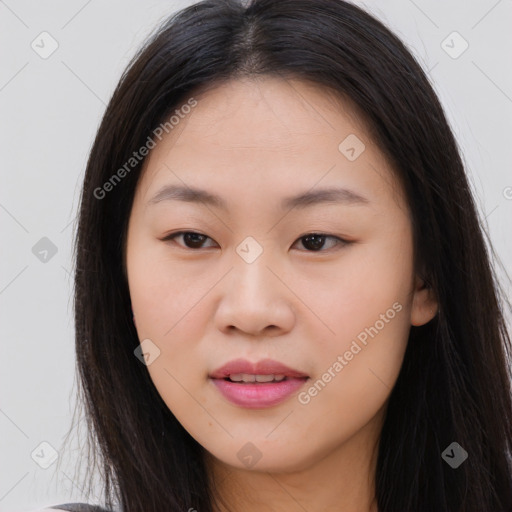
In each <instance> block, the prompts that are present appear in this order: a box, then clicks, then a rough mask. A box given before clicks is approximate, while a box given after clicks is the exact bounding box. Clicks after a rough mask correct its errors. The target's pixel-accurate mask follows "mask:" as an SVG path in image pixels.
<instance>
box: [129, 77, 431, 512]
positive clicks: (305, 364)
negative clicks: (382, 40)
mask: <svg viewBox="0 0 512 512" xmlns="http://www.w3.org/2000/svg"><path fill="white" fill-rule="evenodd" d="M194 97H195V98H196V100H197V102H198V103H197V106H196V107H195V108H194V109H193V110H192V112H191V113H190V114H188V115H187V116H186V117H184V119H182V120H180V122H179V124H178V125H177V126H176V127H175V128H174V129H173V130H172V131H171V132H170V133H168V134H165V135H164V137H163V139H162V141H161V142H158V144H157V145H156V147H155V148H154V149H152V151H151V153H150V155H149V157H148V159H147V160H146V162H145V168H144V170H143V174H142V177H141V180H140V181H139V183H138V186H137V191H136V195H135V198H134V203H133V208H132V212H131V215H130V220H129V226H128V238H127V245H126V266H127V275H128V282H129V288H130V296H131V301H132V307H133V312H134V315H135V318H136V327H137V332H138V335H139V339H140V340H141V341H142V340H145V339H150V340H151V342H152V343H153V344H154V346H156V347H158V349H159V350H160V353H159V355H158V357H156V359H154V361H153V362H151V363H150V364H149V365H148V367H147V369H148V371H149V373H150V376H151V379H152V381H153V383H154V385H155V387H156V388H157V390H158V392H159V393H160V395H161V396H162V398H163V400H164V401H165V403H166V404H167V405H168V407H169V409H170V410H171V411H172V412H173V414H174V415H175V416H176V418H177V419H178V420H179V421H180V423H181V424H182V425H183V426H184V428H185V429H187V431H188V432H189V433H190V434H191V435H192V436H193V437H194V438H195V439H196V440H197V441H198V442H199V443H200V444H201V445H202V446H203V447H204V448H205V449H206V450H207V453H208V454H209V457H208V459H207V462H208V467H209V468H210V470H211V475H212V479H213V480H214V481H215V483H216V484H217V487H218V491H217V492H218V496H219V497H222V498H224V499H225V500H226V502H227V503H229V504H230V506H231V507H232V510H236V511H238V510H244V511H246V512H251V511H256V510H257V511H263V510H273V511H276V512H280V511H283V512H284V511H286V512H294V511H301V512H302V511H303V510H304V509H306V510H322V511H335V510H336V511H339V510H343V511H346V512H351V511H354V512H355V511H358V512H361V511H364V510H368V511H370V510H371V511H375V510H376V506H375V501H374V500H373V496H374V490H375V489H374V471H375V456H376V448H377V445H378V438H379V433H380V429H381V426H382V420H383V415H384V412H385V407H386V403H387V400H388V397H389V394H390V392H391V389H392V387H393V384H394V383H395V381H396V378H397V376H398V373H399V370H400V367H401V363H402V360H403V356H404V351H405V348H406V345H407V340H408V334H409V330H410V327H411V325H422V324H424V323H426V322H429V321H430V320H431V319H432V318H433V317H434V315H435V313H436V308H437V306H436V302H435V299H434V297H433V296H432V294H431V292H430V291H429V290H428V289H427V288H425V287H424V285H423V282H422V280H421V279H420V278H419V277H418V276H416V275H415V270H414V265H413V248H412V231H411V230H412V228H411V221H410V216H409V210H408V207H407V204H406V201H405V198H404V196H403V191H402V188H401V186H400V184H399V183H397V182H396V180H395V178H394V173H393V171H392V169H391V167H390V166H389V164H388V163H387V162H386V160H385V158H384V156H383V155H382V153H381V152H380V151H379V150H378V148H377V147H376V145H375V144H374V143H373V142H372V140H371V139H370V137H369V135H368V131H367V130H366V129H365V127H364V124H363V123H362V122H361V121H360V120H359V119H358V118H357V116H356V115H355V114H354V112H353V111H352V110H351V108H350V106H349V104H348V103H347V102H343V101H342V100H341V99H339V98H336V97H335V96H334V95H333V94H330V93H329V92H328V91H326V90H325V89H321V88H319V87H318V86H316V85H314V84H311V83H309V82H305V81H299V80H284V79H280V78H271V77H259V78H257V79H254V78H253V79H244V80H236V81H231V82H227V83H225V84H222V85H220V86H219V87H217V88H214V89H211V90H208V91H206V92H203V93H201V94H198V95H194ZM185 101H186V100H185ZM351 134H355V135H356V136H357V137H358V138H359V139H360V140H361V141H363V143H364V145H365V149H364V151H363V152H362V153H361V154H360V155H359V156H358V157H357V158H356V159H355V160H353V161H350V160H349V159H348V158H347V156H346V154H344V153H343V152H342V151H340V150H339V149H338V146H339V145H340V143H341V142H342V141H343V140H344V139H345V138H346V137H347V136H349V135H351ZM167 184H176V185H186V186H189V187H200V188H203V189H206V190H208V191H209V192H212V193H215V194H218V195H220V196H221V197H222V198H224V199H225V201H226V202H227V203H228V209H227V210H226V211H224V210H222V209H218V208H216V207H214V206H210V205H208V206H205V205H204V204H201V203H197V204H194V203H189V202H183V201H177V200H174V201H161V202H159V203H157V204H154V205H148V201H149V200H150V199H151V198H152V197H153V196H154V195H155V194H156V192H158V191H159V189H160V188H161V187H162V186H163V185H167ZM330 186H337V187H344V188H348V189H350V190H352V191H354V192H357V193H358V194H360V195H362V196H364V197H365V198H366V199H367V200H368V202H367V203H365V204H355V203H354V204H348V203H344V204H336V203H328V204H317V205H313V206H310V207H308V208H304V209H299V208H294V209H291V210H290V209H288V210H281V209H280V202H281V200H282V199H283V198H284V197H288V196H291V195H296V194H299V193H301V192H306V191H310V190H313V191H314V190H317V189H319V188H324V187H330ZM171 231H173V232H178V231H193V232H197V233H200V234H203V235H206V236H207V237H208V238H205V239H204V241H203V244H202V245H201V243H200V240H199V242H196V243H195V244H194V243H193V244H192V248H187V245H186V244H187V241H186V240H184V237H183V236H178V237H177V238H176V239H174V240H168V241H162V238H164V237H165V236H166V235H167V234H168V233H169V232H171ZM311 233H324V234H327V235H329V236H334V237H339V238H341V239H347V240H350V241H351V243H349V244H345V245H343V244H340V245H336V239H335V238H334V239H331V238H326V239H324V240H325V241H324V245H323V247H322V245H321V244H320V247H321V248H320V249H319V250H317V251H315V250H314V245H312V244H311V243H309V244H308V242H307V241H304V238H302V237H304V236H306V235H308V234H311ZM249 236H250V237H253V238H254V239H255V240H256V241H257V243H258V244H259V245H260V246H261V248H262V250H263V252H262V254H261V255H260V256H259V257H258V258H257V259H256V260H255V261H253V262H252V263H248V262H247V261H245V260H244V259H243V258H242V257H241V256H240V255H239V254H238V253H237V251H236V249H237V247H238V246H239V245H240V243H241V242H242V241H244V239H245V238H246V237H249ZM194 240H195V239H192V241H193V242H194ZM188 243H189V247H190V240H189V242H188ZM194 247H198V248H194ZM312 247H313V248H312ZM393 304H395V310H394V312H395V313H396V314H394V315H393V318H392V319H389V317H388V316H386V319H387V320H388V321H387V322H382V320H381V323H384V327H383V328H380V329H379V328H377V330H378V333H377V334H374V336H373V337H370V336H368V340H367V344H366V345H362V344H361V343H359V345H360V346H361V350H360V351H359V352H358V353H357V354H356V355H354V356H353V358H352V359H351V360H350V361H346V360H345V362H346V363H347V364H346V365H343V368H342V370H341V371H338V372H336V371H334V375H335V377H332V374H333V370H332V368H333V365H334V363H335V362H336V361H337V360H338V359H337V358H338V356H340V355H343V354H344V353H345V352H346V351H347V350H349V349H350V347H351V343H352V342H353V341H354V340H357V336H358V335H360V333H361V332H363V331H365V328H370V327H371V326H375V325H378V326H379V327H380V325H381V323H379V324H376V322H377V321H379V320H380V319H382V317H381V315H383V314H386V311H388V310H390V308H391V309H393ZM397 304H398V306H400V307H398V306H397ZM397 309H400V310H399V311H397ZM390 315H391V314H389V316H390ZM239 357H240V358H245V359H248V360H250V361H253V362H255V361H258V360H260V359H265V358H270V359H274V360H277V361H280V362H283V363H284V364H286V365H288V366H290V367H292V368H295V369H297V370H299V371H302V372H304V373H306V374H307V375H308V376H310V379H309V381H308V383H306V384H305V385H304V387H303V388H301V390H300V391H304V390H306V391H307V390H308V389H309V388H310V386H311V385H313V384H314V383H315V382H316V381H318V379H322V375H324V374H325V373H326V372H327V371H328V369H329V368H331V379H330V381H329V382H328V383H327V384H326V385H325V386H324V387H323V388H321V390H320V391H319V392H317V394H316V395H315V396H312V397H310V401H309V402H308V403H306V404H305V403H301V402H300V401H299V400H298V395H297V394H296V395H294V396H292V397H290V398H289V399H287V400H286V401H285V402H283V403H281V404H279V405H276V406H273V407H270V408H267V409H253V410H250V409H244V408H241V407H237V406H235V405H233V404H231V403H230V402H228V401H227V400H226V399H224V397H223V396H222V395H221V394H220V393H219V392H218V391H217V389H216V387H215V386H214V385H213V383H212V382H211V381H210V380H209V378H208V375H209V373H211V372H212V371H213V370H215V369H217V368H218V367H220V366H221V365H223V364H224V363H226V362H228V361H230V360H232V359H235V358H239ZM338 361H339V360H338ZM303 396H304V395H303ZM249 442H250V443H252V445H254V446H255V447H256V448H257V450H258V452H259V453H260V454H261V458H260V459H259V460H258V462H257V463H256V464H255V465H254V466H252V467H248V466H247V465H246V464H244V462H243V460H241V459H240V458H239V457H238V455H237V454H238V452H239V451H240V449H241V448H242V447H244V445H246V443H249ZM251 449H253V450H254V448H251ZM255 453H256V451H255ZM228 476H229V478H227V477H228ZM219 510H222V507H221V506H220V505H219Z"/></svg>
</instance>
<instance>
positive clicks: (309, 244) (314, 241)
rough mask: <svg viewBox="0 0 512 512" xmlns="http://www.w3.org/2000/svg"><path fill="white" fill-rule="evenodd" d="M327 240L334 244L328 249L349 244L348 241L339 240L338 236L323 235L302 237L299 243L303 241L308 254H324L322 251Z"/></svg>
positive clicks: (315, 234)
mask: <svg viewBox="0 0 512 512" xmlns="http://www.w3.org/2000/svg"><path fill="white" fill-rule="evenodd" d="M327 239H330V240H332V241H333V242H334V243H333V244H331V247H328V249H329V248H333V247H336V246H343V245H346V244H348V242H347V241H346V240H343V239H341V238H338V237H337V236H331V235H325V234H323V233H309V234H307V235H304V236H302V237H300V238H299V240H298V241H302V244H303V246H304V247H305V248H306V250H307V251H308V252H324V251H322V249H324V246H325V241H326V240H327Z"/></svg>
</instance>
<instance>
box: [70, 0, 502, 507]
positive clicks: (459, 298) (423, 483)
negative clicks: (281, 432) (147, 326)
mask: <svg viewBox="0 0 512 512" xmlns="http://www.w3.org/2000/svg"><path fill="white" fill-rule="evenodd" d="M251 75H252V76H256V75H268V76H280V77H293V78H299V79H304V80H309V81H313V82H315V83H316V84H318V86H319V87H326V88H329V89H331V90H334V91H336V92H337V93H338V94H339V95H340V97H343V98H348V99H349V100H350V101H351V102H352V104H353V105H354V106H355V108H356V109H357V112H359V115H360V116H361V118H362V119H364V121H365V123H366V124H367V125H368V126H369V127H370V128H371V133H372V137H373V138H374V140H375V142H376V143H377V144H378V145H379V147H380V149H381V150H382V151H383V153H384V154H385V155H386V157H387V158H388V159H389V161H390V163H391V164H392V166H393V167H394V169H396V173H397V176H398V178H399V179H400V182H401V184H402V185H403V189H404V191H405V194H406V197H407V200H408V203H409V208H410V211H411V222H412V225H413V233H414V235H413V236H414V240H413V242H414V252H415V264H416V268H417V270H418V272H421V274H422V276H423V277H424V278H425V279H426V280H427V282H428V284H429V286H431V287H432V289H433V291H434V292H435V294H436V296H437V298H438V301H439V307H440V311H439V314H438V315H437V317H436V318H435V319H434V320H433V321H432V322H429V323H428V324H426V325H424V326H422V327H414V326H413V327H412V328H411V331H410V337H409V342H408V347H407V350H406V354H405V359H404V362H403V366H402V368H401V372H400V375H399V377H398V380H397V382H396V384H395V386H394V388H393V390H392V392H391V396H390V399H389V404H388V408H387V414H386V418H385V423H384V426H383V430H382V433H381V437H380V444H379V453H378V462H377V474H376V497H377V502H378V507H379V511H380V512H397V511H400V512H403V511H420V510H421V511H431V512H443V511H465V512H484V511H498V510H503V509H504V507H505V506H510V505H512V498H511V497H510V495H509V491H510V474H511V472H510V459H509V455H510V448H511V440H512V404H511V392H510V383H511V375H510V370H509V368H508V365H507V357H510V339H509V335H508V333H507V329H506V325H505V322H504V320H503V317H502V307H503V305H505V299H504V298H503V297H501V295H500V288H499V284H498V281H497V279H496V277H495V274H494V271H493V267H492V265H491V258H490V255H489V254H488V252H487V248H486V239H485V237H486V235H485V232H484V231H483V230H482V228H481V226H480V223H479V219H478V216H477V212H476V208H475V204H474V201H473V198H472V196H471V193H470V189H469V186H468V181H467V178H466V175H465V172H464V168H463V164H462V161H461V157H460V154H459V150H458V148H457V144H456V141H455V140H454V136H453V134H452V132H451V130H450V128H449V125H448V123H447V120H446V117H445V115H444V112H443V109H442V107H441V105H440V103H439V101H438V98H437V97H436V94H435V93H434V91H433V88H432V86H431V85H430V83H429V81H428V79H427V77H426V75H425V73H424V72H423V70H422V69H421V67H420V66H419V65H418V63H417V62H416V61H415V59H414V58H413V57H412V55H411V54H410V52H409V51H408V50H407V49H406V47H405V46H404V44H403V43H402V42H401V41H400V40H399V39H398V38H397V37H396V36H394V35H393V34H392V33H391V32H390V31H389V30H388V29H387V28H386V27H385V26H384V25H383V24H382V23H381V22H379V21H377V20H376V19H375V18H374V17H372V16H370V15H369V14H367V13H366V12H364V11H363V10H362V9H360V8H358V7H356V6H354V5H351V4H350V3H347V2H344V1H342V0H279V1H275V0H254V1H250V2H249V3H248V4H247V5H245V3H244V4H243V3H241V2H238V1H235V0H208V1H204V2H200V3H197V4H195V5H192V6H190V7H188V8H186V9H184V10H182V11H180V12H178V13H177V14H175V15H173V16H172V17H170V18H169V19H168V20H166V21H165V22H164V23H163V24H162V25H161V26H160V27H158V30H157V31H156V32H155V34H154V35H153V36H151V38H150V39H149V40H148V41H147V42H146V44H145V45H144V47H143V48H142V49H141V50H140V51H139V52H138V53H137V55H136V56H135V57H134V59H133V60H132V62H131V63H130V65H129V66H128V68H127V70H126V71H125V72H124V74H123V76H122V77H121V80H120V82H119V84H118V86H117V88H116V90H115V92H114V94H113V96H112V98H111V100H110V102H109V104H108V107H107V109H106V112H105V114H104V117H103V120H102V122H101V125H100V127H99V129H98V132H97V136H96V139H95V141H94V145H93V147H92V149H91V152H90V157H89V160H88V164H87V170H86V175H85V180H84V184H83V192H82V196H81V204H80V214H79V223H78V229H77V239H76V246H75V251H76V261H75V263H76V269H75V271H76V280H75V322H76V354H77V369H78V375H79V382H80V403H81V404H82V405H83V407H84V410H85V417H86V419H87V424H88V427H89V435H90V439H89V443H90V444H89V448H90V459H89V467H88V469H89V470H90V471H93V469H94V468H96V467H97V468H98V469H100V471H101V475H102V478H103V480H104V482H105V503H106V504H107V505H108V506H109V507H113V506H114V505H115V504H116V503H117V504H118V505H120V506H121V507H122V509H123V510H124V511H125V512H162V511H164V510H165V511H178V510H179V511H186V510H188V509H189V508H191V507H193V508H194V509H196V510H198V511H201V512H206V511H212V510H213V504H212V492H211V487H210V485H209V481H208V474H207V472H206V469H205V464H204V449H203V447H202V446H201V445H199V444H198V443H197V442H196V441H195V439H193V438H192V437H191V436H190V435H189V434H188V433H187V432H186V430H185V429H184V428H183V427H182V426H181V424H180V423H179V422H178V421H177V420H176V418H175V417H174V416H173V414H172V412H171V411H170V410H169V409H168V407H167V406H166V404H165V403H164V402H163V400H162V399H161V397H160V396H159V393H158V392H157V390H156V389H155V387H154V385H153V383H152V381H151V379H150V376H149V373H148V371H147V368H146V367H145V366H144V365H143V364H141V362H140V361H139V360H138V359H137V358H136V357H135V356H134V350H135V349H136V347H137V346H138V345H139V339H138V337H137V333H136V330H135V328H134V326H133V323H132V317H131V309H130V295H129V290H128V285H127V280H126V275H125V272H124V270H123V267H124V256H125V254H124V251H125V239H126V229H127V221H128V218H129V214H130V210H131V206H132V202H133V197H134V192H135V189H136V186H137V182H138V179H139V176H140V171H141V168H142V165H143V162H144V159H142V160H141V162H140V163H138V164H137V165H135V166H133V169H131V170H130V172H127V173H126V175H125V176H123V179H122V180H121V181H120V182H119V183H117V184H116V186H115V187H113V189H112V190H111V191H109V193H108V194H106V195H105V197H103V198H98V197H97V196H98V194H97V193H96V194H95V190H96V191H97V190H98V188H101V187H103V185H104V184H105V183H106V182H108V181H109V179H110V178H111V177H112V175H113V174H114V173H115V172H116V170H118V169H119V168H122V166H123V165H124V164H125V163H126V162H127V161H128V160H129V158H130V157H131V156H132V153H133V152H134V151H136V150H138V148H140V147H141V146H143V145H144V144H145V143H146V141H147V138H148V136H149V135H151V134H152V132H153V130H154V129H155V128H156V127H158V126H159V125H160V123H162V122H165V120H166V119H167V118H168V116H169V114H170V113H171V112H172V111H173V110H175V109H176V108H177V107H178V106H179V105H180V104H181V103H182V102H184V101H186V100H187V99H188V98H190V97H191V96H192V95H193V94H194V92H195V91H197V90H199V88H201V87H209V86H213V85H214V84H219V83H222V82H223V81H226V80H233V79H236V78H238V77H242V76H251ZM507 307H509V305H508V303H507ZM453 441H456V442H457V443H459V444H460V445H461V446H462V447H463V448H464V449H465V450H466V451H467V452H468V454H469V457H468V459H467V460H466V461H465V462H464V463H463V464H462V465H461V466H459V467H458V468H457V469H452V468H451V467H449V466H448V465H447V464H446V463H445V462H444V460H443V459H442V458H441V453H442V452H443V450H444V449H445V448H446V447H447V446H448V445H450V443H452V442H453ZM509 499H510V500H511V502H507V501H506V500H509Z"/></svg>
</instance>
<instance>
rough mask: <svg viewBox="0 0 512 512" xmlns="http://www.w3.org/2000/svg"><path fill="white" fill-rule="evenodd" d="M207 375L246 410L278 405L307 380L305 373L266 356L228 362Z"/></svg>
mask: <svg viewBox="0 0 512 512" xmlns="http://www.w3.org/2000/svg"><path fill="white" fill-rule="evenodd" d="M209 377H210V380H211V381H212V382H213V384H214V385H215V387H216V388H217V390H218V391H220V393H221V394H222V395H223V396H224V398H226V399H227V400H228V401H229V402H231V403H232V404H234V405H236V406H239V407H244V408H249V409H263V408H267V407H272V406H275V405H278V404H280V403H282V402H284V401H285V400H287V399H288V398H290V396H291V395H292V394H294V393H295V392H296V391H298V389H300V388H301V387H302V386H303V385H304V384H305V382H306V381H308V380H309V376H308V375H306V374H305V373H303V372H300V371H298V370H294V369H292V368H289V367H288V366H286V365H284V364H282V363H279V362H277V361H272V360H270V359H266V360H263V361H259V362H258V363H250V362H249V361H246V360H242V359H237V360H234V361H230V362H229V363H227V364H225V365H224V366H222V367H221V368H219V369H217V370H216V371H214V372H213V373H212V374H210V375H209Z"/></svg>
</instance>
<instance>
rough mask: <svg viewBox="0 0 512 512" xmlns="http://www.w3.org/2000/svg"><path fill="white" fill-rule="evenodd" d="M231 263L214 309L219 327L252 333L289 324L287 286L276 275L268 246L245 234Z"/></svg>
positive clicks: (289, 326)
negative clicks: (245, 236)
mask: <svg viewBox="0 0 512 512" xmlns="http://www.w3.org/2000/svg"><path fill="white" fill-rule="evenodd" d="M232 267H233V268H232V270H231V272H229V276H228V279H227V282H226V286H225V287H224V290H223V293H222V299H221V302H220V304H219V308H218V311H217V313H216V317H217V325H218V327H219V328H220V329H221V330H223V329H228V328H233V327H237V328H238V329H240V330H242V331H245V332H246V333H251V334H259V333H261V331H262V330H264V329H266V328H267V327H270V326H272V328H273V330H275V328H278V329H279V330H280V331H281V330H283V329H285V330H286V329H289V328H291V326H292V324H293V320H294V318H295V315H294V312H293V309H292V305H291V303H290V302H289V300H288V296H287V288H286V287H285V286H283V284H282V283H281V282H280V280H279V279H278V278H277V277H276V276H275V274H279V271H278V270H277V268H278V267H279V265H278V264H277V262H276V258H275V257H274V255H273V254H272V253H271V249H270V247H264V246H263V244H262V243H260V242H258V241H257V240H256V239H254V238H253V237H247V238H246V239H245V240H244V241H242V242H241V243H240V244H239V245H238V246H237V247H236V254H234V255H233V260H232ZM271 269H272V270H271Z"/></svg>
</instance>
